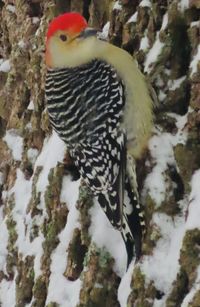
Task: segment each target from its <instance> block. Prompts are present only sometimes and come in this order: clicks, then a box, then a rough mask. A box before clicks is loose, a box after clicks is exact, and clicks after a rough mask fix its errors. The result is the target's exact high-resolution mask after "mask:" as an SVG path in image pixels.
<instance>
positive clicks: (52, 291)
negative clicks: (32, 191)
mask: <svg viewBox="0 0 200 307" xmlns="http://www.w3.org/2000/svg"><path fill="white" fill-rule="evenodd" d="M79 185H80V181H73V182H72V181H71V180H70V178H69V176H64V177H63V183H62V190H61V196H60V200H61V202H65V203H66V204H67V207H68V209H69V213H68V216H67V224H66V226H65V228H64V229H63V231H62V232H61V233H60V234H59V236H58V237H59V240H60V243H59V244H58V246H57V247H56V249H55V250H54V251H53V253H52V255H51V260H52V261H51V267H50V270H51V275H50V280H49V288H48V295H47V299H46V305H47V304H48V303H49V302H51V301H54V302H56V303H58V304H59V306H61V307H75V306H76V305H77V304H78V302H79V293H80V289H81V280H80V279H77V280H76V281H69V280H67V278H66V277H64V275H63V274H64V272H65V269H66V266H67V248H68V245H69V243H70V240H71V239H72V235H73V231H74V229H75V228H77V227H78V228H79V227H80V224H79V222H78V217H79V211H78V210H77V209H76V206H75V205H76V202H77V200H78V193H79Z"/></svg>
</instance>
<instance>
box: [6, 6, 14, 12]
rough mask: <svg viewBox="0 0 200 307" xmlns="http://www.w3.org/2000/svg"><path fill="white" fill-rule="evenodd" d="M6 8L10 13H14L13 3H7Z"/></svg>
mask: <svg viewBox="0 0 200 307" xmlns="http://www.w3.org/2000/svg"><path fill="white" fill-rule="evenodd" d="M6 10H8V11H9V12H11V13H15V11H16V8H15V6H14V5H11V4H8V5H7V6H6Z"/></svg>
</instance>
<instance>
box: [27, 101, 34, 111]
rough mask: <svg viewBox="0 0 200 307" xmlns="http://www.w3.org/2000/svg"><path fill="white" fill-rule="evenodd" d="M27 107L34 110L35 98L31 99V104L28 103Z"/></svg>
mask: <svg viewBox="0 0 200 307" xmlns="http://www.w3.org/2000/svg"><path fill="white" fill-rule="evenodd" d="M27 109H28V110H30V111H32V110H34V103H33V100H31V101H30V102H29V105H28V107H27Z"/></svg>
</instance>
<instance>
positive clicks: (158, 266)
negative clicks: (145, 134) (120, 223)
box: [0, 0, 200, 307]
mask: <svg viewBox="0 0 200 307" xmlns="http://www.w3.org/2000/svg"><path fill="white" fill-rule="evenodd" d="M70 10H72V11H78V12H80V13H81V14H83V15H84V16H85V17H86V19H87V20H88V21H89V24H90V26H93V27H96V28H99V29H100V28H103V27H104V26H105V25H106V27H104V32H105V31H106V28H107V29H108V28H109V32H108V37H109V40H110V41H111V42H112V43H113V44H116V45H118V46H120V47H122V48H124V49H126V50H127V51H128V52H130V53H131V54H132V55H133V56H134V57H135V58H136V59H137V61H138V64H139V66H140V68H141V70H142V71H143V72H144V73H145V75H146V77H147V79H148V80H147V81H148V82H150V83H151V84H152V85H153V87H154V89H155V91H156V93H157V96H158V101H159V102H158V104H157V105H156V106H155V128H154V129H153V132H152V138H151V140H150V142H149V149H148V150H147V152H146V153H145V154H144V156H143V157H141V160H140V161H137V173H138V181H139V189H140V195H141V199H142V202H143V204H144V206H145V212H146V221H147V234H146V238H145V241H144V244H143V257H142V259H141V260H140V261H139V262H138V263H137V264H134V262H132V263H131V265H130V267H129V269H128V271H127V272H126V268H125V265H126V258H125V257H126V254H125V249H124V246H123V242H122V239H121V237H120V235H119V233H118V232H117V231H116V230H113V229H112V227H111V226H110V225H109V223H108V221H107V220H106V218H105V216H104V215H103V213H102V212H101V209H99V208H98V205H97V204H93V198H92V196H91V195H90V193H89V191H87V189H86V187H85V186H84V183H83V182H80V180H79V181H71V179H70V176H69V174H68V170H69V169H70V167H71V161H70V158H69V156H68V155H67V151H66V149H65V147H64V145H63V143H62V142H61V141H60V140H59V139H58V137H57V136H56V135H55V134H54V133H53V134H52V130H51V127H50V125H49V121H48V115H47V112H46V107H45V97H44V80H45V64H44V44H45V33H46V29H47V26H48V23H49V21H50V20H51V19H52V18H53V17H54V16H56V15H58V14H60V13H63V12H66V11H70ZM199 11H200V2H199V0H188V1H186V0H185V1H184V0H180V1H178V0H172V1H161V0H160V1H154V0H152V1H150V0H143V1H140V0H137V1H134V0H121V1H113V0H103V1H96V0H90V1H89V0H79V1H76V0H65V1H64V0H50V1H40V0H27V1H24V0H15V1H13V0H4V1H0V20H1V22H0V135H1V139H0V191H1V194H0V195H1V199H0V306H2V307H9V306H17V307H24V306H31V307H33V306H34V307H36V306H37V307H42V306H48V307H54V306H66V307H75V306H79V307H93V306H94V307H96V306H97V307H98V306H99V307H102V306H107V307H117V306H123V307H124V306H128V307H131V306H136V307H151V306H152V307H153V306H154V307H158V306H161V307H163V306H166V307H178V306H182V307H186V306H190V307H199V306H200V287H199V282H200V256H199V248H200V217H199V216H200V209H199V207H200V192H199V191H200V170H199V169H200V138H199V136H200V135H199V126H200V116H199V114H200V45H199V44H200V41H199V37H200V23H199ZM108 21H109V22H110V23H109V24H108V23H107V22H108ZM77 193H78V194H77ZM77 195H78V197H77ZM109 240H110V241H109Z"/></svg>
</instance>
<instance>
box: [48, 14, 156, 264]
mask: <svg viewBox="0 0 200 307" xmlns="http://www.w3.org/2000/svg"><path fill="white" fill-rule="evenodd" d="M96 32H97V31H95V30H94V29H91V28H88V26H87V22H86V20H85V19H84V18H83V17H82V16H81V15H79V14H78V13H66V14H63V15H61V16H58V17H57V18H55V19H53V21H52V22H51V23H50V25H49V28H48V32H47V40H46V65H47V76H46V99H47V107H48V112H49V118H50V122H51V124H52V126H53V128H54V129H55V131H56V132H57V133H58V135H59V136H60V137H61V138H62V139H63V140H64V142H65V143H66V144H67V147H68V150H69V152H70V155H71V157H72V159H73V160H74V163H75V165H76V166H77V167H78V169H79V172H80V174H81V176H82V178H83V179H84V181H85V182H86V184H87V185H88V186H89V188H90V189H91V191H92V193H93V195H94V196H95V197H96V198H97V199H98V201H99V203H100V205H101V207H102V208H103V210H104V211H105V213H106V215H107V217H108V219H109V221H110V222H111V223H112V225H113V226H114V227H115V228H117V229H119V230H120V231H121V233H122V237H123V239H124V242H125V245H126V249H127V254H128V264H129V263H130V261H131V260H132V257H133V255H134V243H135V253H136V258H139V257H140V255H141V242H142V232H143V229H144V217H143V211H142V209H141V206H140V203H139V197H138V192H137V183H136V174H135V163H134V161H135V159H136V158H138V157H140V156H141V155H142V152H143V149H144V148H145V146H146V144H147V141H148V138H149V135H150V132H151V127H152V100H151V98H150V95H149V93H148V86H147V85H146V83H145V80H144V77H143V75H142V73H141V72H140V71H139V69H138V67H137V64H136V62H135V61H134V60H133V58H132V57H131V56H130V55H129V54H128V53H127V52H126V51H124V50H122V49H120V48H117V47H115V46H113V45H111V44H109V43H108V42H105V41H102V40H100V39H98V38H97V35H96Z"/></svg>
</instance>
